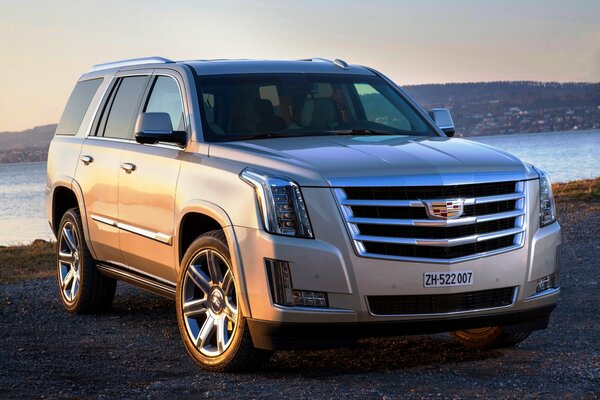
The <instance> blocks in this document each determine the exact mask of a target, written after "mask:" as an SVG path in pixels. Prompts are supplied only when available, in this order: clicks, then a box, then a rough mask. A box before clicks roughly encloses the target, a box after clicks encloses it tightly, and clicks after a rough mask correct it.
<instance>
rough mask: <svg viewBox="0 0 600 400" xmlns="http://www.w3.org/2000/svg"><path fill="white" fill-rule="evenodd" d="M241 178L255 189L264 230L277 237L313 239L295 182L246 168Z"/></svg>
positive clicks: (302, 200)
mask: <svg viewBox="0 0 600 400" xmlns="http://www.w3.org/2000/svg"><path fill="white" fill-rule="evenodd" d="M240 177H241V178H242V179H243V180H244V181H245V182H247V183H248V184H250V185H251V186H253V187H254V190H255V191H256V196H257V197H258V203H259V206H260V210H261V214H262V219H263V224H264V228H265V231H267V232H269V233H274V234H277V235H286V236H296V237H303V238H312V237H314V236H313V232H312V227H311V226H310V220H309V219H308V212H307V211H306V206H305V205H304V199H303V198H302V193H301V192H300V187H298V184H296V182H294V181H292V180H290V179H288V178H284V177H275V176H269V175H268V174H267V173H266V172H264V171H260V170H257V169H253V168H246V169H245V170H243V171H242V173H241V174H240Z"/></svg>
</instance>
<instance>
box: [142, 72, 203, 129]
mask: <svg viewBox="0 0 600 400" xmlns="http://www.w3.org/2000/svg"><path fill="white" fill-rule="evenodd" d="M213 100H214V99H213ZM144 111H145V112H166V113H167V114H169V116H170V117H171V125H172V126H173V130H174V131H183V130H185V120H184V118H183V104H182V102H181V94H180V93H179V86H178V85H177V81H175V79H173V78H170V77H168V76H159V77H158V78H156V81H155V82H154V87H153V88H152V93H151V94H150V98H149V99H148V103H147V104H146V109H145V110H144Z"/></svg>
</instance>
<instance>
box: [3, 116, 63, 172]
mask: <svg viewBox="0 0 600 400" xmlns="http://www.w3.org/2000/svg"><path fill="white" fill-rule="evenodd" d="M55 130H56V124H50V125H42V126H36V127H35V128H33V129H27V130H25V131H21V132H0V163H15V162H32V161H46V158H48V146H49V145H50V140H52V136H54V131H55Z"/></svg>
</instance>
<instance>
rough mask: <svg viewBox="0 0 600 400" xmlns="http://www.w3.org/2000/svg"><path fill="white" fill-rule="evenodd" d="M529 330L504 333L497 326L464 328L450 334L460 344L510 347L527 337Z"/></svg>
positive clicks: (477, 347)
mask: <svg viewBox="0 0 600 400" xmlns="http://www.w3.org/2000/svg"><path fill="white" fill-rule="evenodd" d="M530 333H531V332H530V331H523V332H514V333H505V332H504V331H503V330H502V328H500V327H499V326H488V327H485V328H477V329H466V330H464V331H455V332H452V336H454V338H455V339H456V340H457V341H458V342H459V343H461V344H463V345H465V346H467V347H470V348H474V349H480V350H485V349H498V348H503V347H512V346H514V345H516V344H518V343H520V342H522V341H523V340H525V339H527V337H529V334H530Z"/></svg>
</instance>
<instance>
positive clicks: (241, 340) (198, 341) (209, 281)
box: [176, 231, 270, 372]
mask: <svg viewBox="0 0 600 400" xmlns="http://www.w3.org/2000/svg"><path fill="white" fill-rule="evenodd" d="M239 298H240V296H239V293H238V288H237V286H236V282H235V279H234V274H233V268H232V266H231V258H230V255H229V249H228V247H227V244H226V239H225V235H224V233H223V231H211V232H208V233H205V234H204V235H202V236H200V237H198V238H197V239H196V240H195V241H194V242H193V243H192V244H191V245H190V247H189V248H188V250H187V251H186V253H185V256H184V258H183V261H182V263H181V268H180V273H179V280H178V285H177V295H176V299H177V323H178V325H179V331H180V333H181V338H182V340H183V343H184V345H185V347H186V349H187V351H188V353H189V354H190V355H191V356H192V358H193V359H194V360H195V361H196V362H198V363H199V364H200V365H201V366H202V367H203V368H204V369H206V370H210V371H219V372H232V371H240V370H248V369H252V368H254V367H257V366H259V365H260V364H262V363H263V362H265V361H266V360H267V359H268V357H269V356H270V352H267V351H264V350H258V349H255V348H254V346H253V344H252V338H251V337H250V332H249V331H248V327H247V324H246V319H245V318H244V317H243V316H242V312H241V309H240V307H239Z"/></svg>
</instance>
